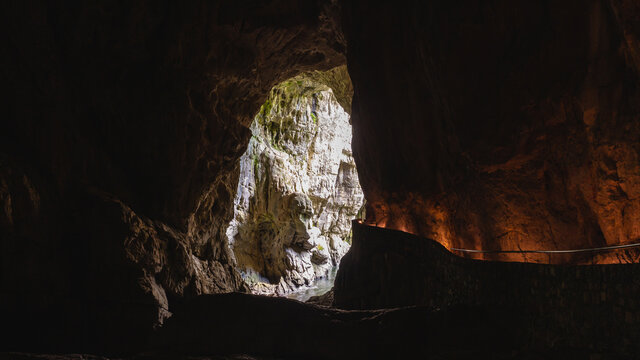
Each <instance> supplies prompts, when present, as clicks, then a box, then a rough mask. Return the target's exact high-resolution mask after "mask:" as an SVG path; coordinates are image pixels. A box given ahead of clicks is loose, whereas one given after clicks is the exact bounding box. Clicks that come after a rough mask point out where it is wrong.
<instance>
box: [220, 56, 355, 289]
mask: <svg viewBox="0 0 640 360" xmlns="http://www.w3.org/2000/svg"><path fill="white" fill-rule="evenodd" d="M334 88H335V89H336V91H335V92H334V90H333V89H334ZM352 93H353V87H352V85H351V80H350V79H349V75H348V73H347V69H346V66H344V65H342V66H339V67H336V68H334V69H331V70H329V71H326V72H321V71H313V72H307V73H302V74H300V75H297V76H296V77H294V78H291V79H288V80H285V81H284V82H282V83H280V84H278V85H276V86H274V87H273V89H271V91H270V92H269V96H268V97H267V100H266V101H265V103H264V104H263V105H262V106H261V107H260V110H259V111H258V114H257V115H256V116H255V118H254V120H253V121H252V123H251V126H250V129H251V133H252V135H251V140H249V144H248V146H247V150H246V151H245V153H244V154H243V155H242V156H241V157H240V161H239V162H240V175H239V180H238V188H237V191H236V197H235V199H234V201H233V206H234V216H233V219H232V220H231V222H230V224H229V227H228V228H227V231H226V233H227V238H228V240H229V246H230V247H231V249H232V251H233V254H234V263H235V265H236V268H237V270H238V271H239V272H240V274H241V276H242V279H243V280H244V282H245V283H246V284H247V285H248V286H249V288H250V289H251V292H252V293H253V294H259V295H279V296H287V297H291V298H295V299H298V300H301V301H306V300H308V299H309V298H310V297H312V296H319V295H323V294H325V293H326V292H327V291H329V290H330V288H331V287H332V285H333V281H334V279H335V275H336V272H337V268H338V265H339V262H340V259H341V258H342V256H343V255H344V254H345V253H346V252H347V250H348V249H349V246H350V242H351V221H352V219H355V218H356V217H358V216H359V214H361V213H362V208H363V199H364V196H363V194H362V189H361V187H360V182H359V180H358V174H357V171H356V164H355V160H354V158H353V154H352V152H351V124H350V122H349V114H348V113H347V112H346V111H345V109H344V107H343V105H342V104H344V106H346V107H347V108H348V106H349V105H350V103H351V97H352Z"/></svg>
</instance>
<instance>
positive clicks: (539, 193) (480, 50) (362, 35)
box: [343, 0, 640, 261]
mask: <svg viewBox="0 0 640 360" xmlns="http://www.w3.org/2000/svg"><path fill="white" fill-rule="evenodd" d="M638 8H639V7H638V4H637V2H633V1H603V0H602V1H601V0H589V1H581V0H580V1H575V0H563V1H536V2H526V1H474V0H468V1H461V2H449V1H428V2H421V1H411V2H407V3H405V4H403V5H402V6H398V5H397V4H391V3H386V4H385V3H375V4H373V3H371V2H368V1H357V0H356V1H348V2H345V4H344V7H343V9H344V14H343V19H344V20H343V21H344V33H345V37H346V39H347V43H348V48H347V57H348V66H349V72H350V75H351V78H352V80H353V83H354V99H353V111H352V123H353V128H354V134H355V136H354V140H353V150H354V156H355V158H356V163H357V165H358V171H359V174H360V179H361V181H362V187H363V189H364V192H365V197H366V199H367V202H368V209H367V222H368V223H370V224H377V225H379V226H385V227H389V228H394V229H399V230H405V231H409V232H412V233H415V234H420V235H423V236H425V237H428V238H433V239H436V240H438V241H439V242H441V243H442V244H444V245H446V246H451V247H458V248H470V249H488V250H500V249H508V250H518V249H572V248H587V247H596V246H603V245H611V244H624V243H630V242H635V241H638V239H640V227H638V224H639V222H638V219H639V218H640V196H639V195H640V172H639V169H640V162H639V159H640V157H639V153H640V152H639V151H640V142H639V141H638V140H639V139H640V119H639V115H640V97H639V95H640V93H639V92H638V75H639V72H638V70H639V69H640V68H639V67H638V61H637V59H638V55H637V54H638V50H637V49H638V44H639V43H638V35H639V34H640V32H639V31H638V29H639V27H638V16H637V14H638ZM492 257H493V258H495V257H496V256H492ZM492 257H490V258H492ZM500 258H501V259H506V260H523V259H522V258H521V257H520V256H518V255H512V256H501V257H500ZM568 260H571V259H568ZM602 260H603V261H606V259H602Z"/></svg>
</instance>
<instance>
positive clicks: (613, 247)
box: [449, 243, 640, 254]
mask: <svg viewBox="0 0 640 360" xmlns="http://www.w3.org/2000/svg"><path fill="white" fill-rule="evenodd" d="M634 247H640V243H633V244H625V245H612V246H603V247H597V248H588V249H570V250H473V249H459V248H450V249H449V250H451V251H460V252H469V253H483V254H488V253H489V254H499V253H501V254H530V253H538V254H570V253H580V252H591V251H594V252H595V251H607V250H617V249H628V248H634Z"/></svg>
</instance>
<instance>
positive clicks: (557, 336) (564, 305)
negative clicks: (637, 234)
mask: <svg viewBox="0 0 640 360" xmlns="http://www.w3.org/2000/svg"><path fill="white" fill-rule="evenodd" d="M639 275H640V264H637V263H635V264H608V265H588V266H584V265H549V264H527V263H513V262H493V261H484V260H470V259H464V258H460V257H458V256H455V255H453V254H451V253H450V252H448V251H447V250H446V249H445V248H444V247H443V246H441V245H440V244H439V243H437V242H435V241H433V240H429V239H424V238H420V237H418V236H415V235H412V234H408V233H404V232H400V231H396V230H389V229H384V228H377V227H373V226H367V225H364V224H359V223H357V222H354V224H353V245H352V247H351V249H350V250H349V252H348V253H347V254H346V255H345V256H344V258H343V262H342V264H341V266H340V269H339V270H338V275H337V277H336V282H335V286H334V305H335V306H337V307H338V308H342V309H381V308H400V307H405V306H416V305H418V306H427V307H429V308H434V309H447V308H452V307H455V306H460V305H464V306H469V307H470V308H475V309H490V308H503V309H507V308H510V309H517V312H518V313H520V314H526V315H525V316H526V318H527V319H528V321H527V322H523V323H521V324H520V325H517V326H516V327H514V328H512V331H515V332H518V333H519V334H520V335H519V337H521V339H522V340H523V341H525V342H531V344H533V343H537V344H538V345H536V346H535V347H532V348H533V349H542V348H545V347H548V346H550V347H554V348H556V349H563V348H575V349H580V348H583V349H588V351H589V352H590V353H602V352H605V353H611V354H618V356H621V355H622V354H637V353H638V351H640V345H639V344H638V343H637V341H635V339H636V338H637V337H638V336H640V304H639V303H638V302H637V300H636V299H637V298H638V295H640V278H639ZM529 321H530V322H529ZM529 326H533V328H528V327H529ZM535 327H539V328H538V329H537V330H534V328H535ZM516 328H517V329H516ZM605 329H606V330H605ZM604 333H606V335H604ZM625 356H629V355H625ZM625 356H622V357H625Z"/></svg>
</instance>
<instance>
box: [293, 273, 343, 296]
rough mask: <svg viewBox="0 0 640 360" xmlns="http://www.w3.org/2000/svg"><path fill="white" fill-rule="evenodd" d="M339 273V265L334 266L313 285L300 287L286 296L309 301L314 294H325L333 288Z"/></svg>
mask: <svg viewBox="0 0 640 360" xmlns="http://www.w3.org/2000/svg"><path fill="white" fill-rule="evenodd" d="M337 273H338V267H337V266H336V267H334V268H332V269H331V270H330V271H329V274H328V275H327V277H324V278H321V279H317V280H316V281H315V282H314V283H313V285H311V286H309V287H304V288H300V289H298V290H296V291H294V292H292V293H289V294H286V295H285V296H286V297H287V298H289V299H295V300H298V301H303V302H304V301H307V300H309V298H310V297H312V296H318V295H324V294H326V293H327V292H328V291H329V290H331V288H333V283H334V282H335V280H336V274H337Z"/></svg>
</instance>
